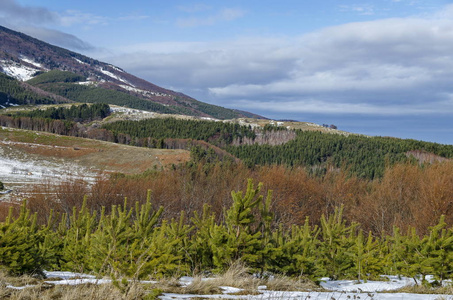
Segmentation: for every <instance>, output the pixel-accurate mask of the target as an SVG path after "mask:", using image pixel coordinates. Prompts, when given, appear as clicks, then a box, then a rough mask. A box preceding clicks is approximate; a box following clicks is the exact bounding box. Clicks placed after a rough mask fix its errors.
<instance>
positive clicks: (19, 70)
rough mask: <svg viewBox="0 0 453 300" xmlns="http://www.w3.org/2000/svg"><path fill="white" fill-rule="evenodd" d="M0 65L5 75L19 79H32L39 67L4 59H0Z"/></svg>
mask: <svg viewBox="0 0 453 300" xmlns="http://www.w3.org/2000/svg"><path fill="white" fill-rule="evenodd" d="M0 66H1V67H2V69H3V72H4V73H5V74H6V75H9V76H11V77H14V78H16V79H18V80H21V81H27V80H29V79H32V78H33V75H34V74H35V73H36V72H37V71H39V69H34V68H30V67H27V66H24V65H22V64H20V63H16V62H12V61H6V60H0Z"/></svg>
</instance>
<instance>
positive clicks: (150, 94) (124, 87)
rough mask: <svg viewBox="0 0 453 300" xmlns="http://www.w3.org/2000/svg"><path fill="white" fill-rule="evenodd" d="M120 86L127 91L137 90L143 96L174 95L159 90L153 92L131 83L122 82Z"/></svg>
mask: <svg viewBox="0 0 453 300" xmlns="http://www.w3.org/2000/svg"><path fill="white" fill-rule="evenodd" d="M120 87H122V88H123V89H125V90H127V91H131V92H135V93H137V94H141V95H143V96H158V97H172V96H171V95H168V94H165V93H159V92H151V91H146V90H141V89H138V88H135V87H132V86H129V85H125V84H121V85H120Z"/></svg>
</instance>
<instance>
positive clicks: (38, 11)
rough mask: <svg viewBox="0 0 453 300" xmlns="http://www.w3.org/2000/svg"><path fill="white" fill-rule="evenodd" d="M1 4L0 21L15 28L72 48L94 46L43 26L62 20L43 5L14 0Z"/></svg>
mask: <svg viewBox="0 0 453 300" xmlns="http://www.w3.org/2000/svg"><path fill="white" fill-rule="evenodd" d="M0 4H1V5H0V21H1V23H2V24H4V25H5V26H7V27H9V28H11V29H13V30H17V31H20V32H23V33H25V34H28V35H31V36H33V37H35V38H37V39H40V40H43V41H46V42H48V43H50V44H53V45H57V46H60V47H64V48H69V49H71V50H76V51H87V50H92V49H93V46H91V45H90V44H88V43H86V42H84V41H82V40H81V39H79V38H78V37H76V36H74V35H72V34H67V33H64V32H61V31H58V30H52V29H47V28H44V27H42V26H44V25H46V24H59V23H61V22H62V20H63V19H62V17H61V16H60V15H58V14H57V13H55V12H52V11H50V10H48V9H46V8H42V7H31V6H23V5H20V4H19V3H17V1H14V0H0Z"/></svg>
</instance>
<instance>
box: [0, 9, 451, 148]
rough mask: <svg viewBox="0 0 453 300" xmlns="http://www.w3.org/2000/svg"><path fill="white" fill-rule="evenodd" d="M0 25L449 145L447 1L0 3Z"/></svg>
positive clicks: (121, 62) (138, 70)
mask: <svg viewBox="0 0 453 300" xmlns="http://www.w3.org/2000/svg"><path fill="white" fill-rule="evenodd" d="M0 25H3V26H6V27H9V28H11V29H15V30H19V31H22V32H25V33H27V34H30V35H32V36H34V37H37V38H39V39H42V40H45V41H47V42H49V43H52V44H56V45H59V46H62V47H65V48H69V49H71V50H75V51H77V52H81V53H83V54H86V55H88V56H91V57H94V58H97V59H100V60H102V61H106V62H109V63H113V64H115V65H117V66H119V67H121V68H123V69H125V70H126V71H128V72H130V73H132V74H134V75H137V76H139V77H142V78H144V79H146V80H148V81H150V82H152V83H154V84H158V85H161V86H163V87H165V88H170V89H173V90H177V91H181V92H184V93H186V94H188V95H190V96H192V97H195V98H197V99H198V100H201V101H205V102H209V103H212V104H217V105H221V106H224V107H230V108H237V109H242V110H247V111H251V112H254V113H258V114H261V115H264V116H266V117H269V118H274V119H294V120H299V121H309V122H315V123H318V124H335V125H337V126H338V128H339V129H342V130H346V131H351V132H357V133H364V134H369V135H380V136H395V137H402V138H414V139H422V140H426V141H434V142H438V143H445V144H453V125H452V123H453V1H442V0H374V1H372V0H369V1H367V0H365V1H358V0H345V1H340V0H321V1H313V0H280V1H269V0H260V1H258V0H248V1H244V0H242V1H238V0H228V1H226V0H224V1H220V0H209V1H207V0H200V1H191V0H185V1H182V0H172V1H162V0H159V1H154V0H148V1H145V0H128V1H111V0H110V1H105V0H99V1H93V0H90V1H87V0H78V1H61V0H0Z"/></svg>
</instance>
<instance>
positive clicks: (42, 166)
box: [0, 141, 97, 183]
mask: <svg viewBox="0 0 453 300" xmlns="http://www.w3.org/2000/svg"><path fill="white" fill-rule="evenodd" d="M0 144H3V145H6V147H11V148H14V147H15V146H17V145H25V146H28V147H37V146H38V145H35V144H29V143H19V142H10V141H0ZM39 147H46V146H45V145H39ZM47 147H49V148H52V149H56V148H59V147H57V146H55V147H53V146H47ZM60 148H63V147H60ZM3 152H4V150H3V148H0V181H2V182H4V183H26V182H44V181H46V180H49V179H53V180H55V179H59V180H70V179H71V178H80V179H83V180H86V181H88V182H94V181H95V179H96V177H97V174H95V173H94V172H92V171H90V170H88V169H86V168H83V167H81V166H79V165H76V164H74V163H70V162H61V161H54V162H50V161H45V162H41V161H37V160H34V159H33V157H32V156H28V155H26V156H24V157H21V158H16V157H6V156H5V155H4V153H3Z"/></svg>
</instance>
